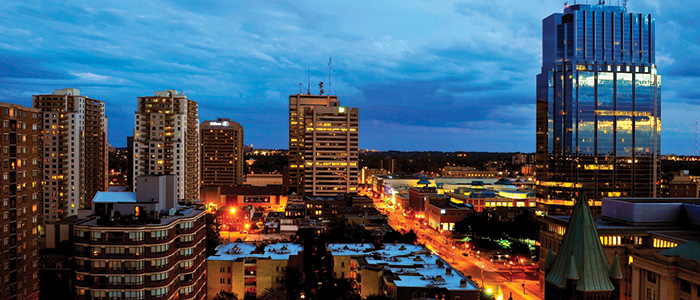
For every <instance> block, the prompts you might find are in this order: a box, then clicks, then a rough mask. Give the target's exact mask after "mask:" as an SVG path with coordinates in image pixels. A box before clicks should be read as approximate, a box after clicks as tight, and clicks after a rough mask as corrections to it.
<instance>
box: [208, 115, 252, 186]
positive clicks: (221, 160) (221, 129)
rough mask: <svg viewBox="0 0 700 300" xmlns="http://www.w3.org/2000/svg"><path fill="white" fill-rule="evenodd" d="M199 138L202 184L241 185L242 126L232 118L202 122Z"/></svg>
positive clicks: (242, 160)
mask: <svg viewBox="0 0 700 300" xmlns="http://www.w3.org/2000/svg"><path fill="white" fill-rule="evenodd" d="M199 134H200V138H201V140H202V146H201V149H202V150H201V155H202V163H201V168H202V174H201V179H202V186H203V187H205V186H209V187H213V186H231V185H242V184H243V162H244V160H245V159H244V157H243V127H242V126H241V125H240V124H238V123H236V122H233V121H231V119H222V118H219V119H217V120H216V121H204V122H202V125H201V126H200V127H199Z"/></svg>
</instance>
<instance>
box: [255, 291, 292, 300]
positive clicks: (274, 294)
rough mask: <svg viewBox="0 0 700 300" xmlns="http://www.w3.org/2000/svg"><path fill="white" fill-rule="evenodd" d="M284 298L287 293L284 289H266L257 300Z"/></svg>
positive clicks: (278, 299)
mask: <svg viewBox="0 0 700 300" xmlns="http://www.w3.org/2000/svg"><path fill="white" fill-rule="evenodd" d="M286 298H287V292H286V291H285V290H284V289H266V290H265V292H264V293H263V294H262V295H260V297H258V300H280V299H286Z"/></svg>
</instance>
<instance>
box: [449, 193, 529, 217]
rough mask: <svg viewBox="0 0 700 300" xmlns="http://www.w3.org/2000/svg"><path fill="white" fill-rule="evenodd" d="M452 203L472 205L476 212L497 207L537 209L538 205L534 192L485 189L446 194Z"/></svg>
mask: <svg viewBox="0 0 700 300" xmlns="http://www.w3.org/2000/svg"><path fill="white" fill-rule="evenodd" d="M445 195H446V196H448V197H450V201H451V202H453V203H457V204H465V205H471V206H472V207H473V208H474V210H475V211H478V212H481V211H484V210H485V209H490V208H497V207H523V208H528V207H535V205H536V204H537V202H536V198H535V195H534V190H528V191H512V190H505V191H501V190H485V189H457V190H455V191H454V192H446V193H445Z"/></svg>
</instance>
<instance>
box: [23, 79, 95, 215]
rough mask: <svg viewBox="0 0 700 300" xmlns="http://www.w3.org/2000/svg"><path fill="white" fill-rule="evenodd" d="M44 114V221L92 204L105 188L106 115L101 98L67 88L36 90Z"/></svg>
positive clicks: (36, 103) (39, 107)
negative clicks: (44, 93) (46, 92)
mask: <svg viewBox="0 0 700 300" xmlns="http://www.w3.org/2000/svg"><path fill="white" fill-rule="evenodd" d="M32 99H33V105H34V108H38V109H40V110H41V113H40V118H42V119H43V120H42V121H43V128H42V130H43V131H42V133H43V141H44V146H43V149H41V150H42V153H43V160H41V161H43V168H44V197H43V201H44V205H43V207H42V208H40V209H41V211H42V212H43V217H44V221H55V220H58V219H61V218H63V217H67V216H73V215H76V214H77V213H78V209H82V208H90V201H91V200H92V198H93V197H94V196H95V194H96V193H97V192H99V191H106V190H107V180H108V178H107V163H108V159H107V156H108V153H107V145H108V144H107V118H106V117H105V104H104V102H102V101H99V100H95V99H90V98H88V97H87V96H84V95H80V90H78V89H72V88H66V89H61V90H55V91H54V93H53V94H47V95H34V96H32Z"/></svg>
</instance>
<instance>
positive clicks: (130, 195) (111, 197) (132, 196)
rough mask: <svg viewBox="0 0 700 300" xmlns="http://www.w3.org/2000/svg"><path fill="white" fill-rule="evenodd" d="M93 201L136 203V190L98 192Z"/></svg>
mask: <svg viewBox="0 0 700 300" xmlns="http://www.w3.org/2000/svg"><path fill="white" fill-rule="evenodd" d="M92 202H93V203H117V202H121V203H136V193H135V192H97V194H95V197H94V198H92Z"/></svg>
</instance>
